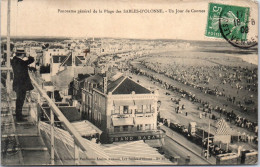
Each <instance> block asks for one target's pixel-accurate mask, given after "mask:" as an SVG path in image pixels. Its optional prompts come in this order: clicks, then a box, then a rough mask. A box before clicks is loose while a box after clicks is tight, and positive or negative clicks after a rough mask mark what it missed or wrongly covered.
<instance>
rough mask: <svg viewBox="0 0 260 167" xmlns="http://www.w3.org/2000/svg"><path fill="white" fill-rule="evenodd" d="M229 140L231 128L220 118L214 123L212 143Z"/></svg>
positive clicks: (227, 141)
mask: <svg viewBox="0 0 260 167" xmlns="http://www.w3.org/2000/svg"><path fill="white" fill-rule="evenodd" d="M230 141H231V130H230V127H229V126H228V124H227V122H226V121H225V120H224V119H223V118H221V119H220V120H219V121H218V122H217V124H216V132H215V135H214V143H215V142H220V143H226V144H228V143H230Z"/></svg>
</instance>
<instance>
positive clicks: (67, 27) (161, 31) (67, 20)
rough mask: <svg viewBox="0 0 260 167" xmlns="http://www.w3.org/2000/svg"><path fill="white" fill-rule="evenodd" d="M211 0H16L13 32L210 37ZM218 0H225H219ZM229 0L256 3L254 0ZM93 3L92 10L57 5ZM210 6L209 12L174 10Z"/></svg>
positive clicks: (3, 26) (3, 21)
mask: <svg viewBox="0 0 260 167" xmlns="http://www.w3.org/2000/svg"><path fill="white" fill-rule="evenodd" d="M209 2H210V0H193V1H191V0H183V1H179V0H146V1H144V0H131V1H130V0H110V1H108V0H23V1H22V2H17V0H11V36H62V37H117V38H146V39H156V38H160V39H185V40H209V39H208V38H207V37H205V35H204V34H205V30H206V24H207V15H208V10H207V9H208V3H209ZM219 2H223V1H222V0H219ZM225 3H231V4H234V5H243V6H251V7H253V6H254V8H255V6H256V4H254V3H252V2H250V1H249V0H225ZM59 9H60V10H76V11H77V10H80V9H83V10H85V9H87V10H89V9H91V10H92V13H91V14H86V13H84V14H77V13H75V14H72V13H70V14H69V13H59V12H58V10H59ZM94 9H95V10H102V11H103V10H105V9H107V10H121V11H122V10H124V9H163V10H164V11H168V12H167V13H159V14H158V13H155V14H151V13H150V14H147V13H143V14H127V13H121V14H118V13H117V14H116V13H114V14H108V13H93V10H94ZM169 9H172V10H173V11H174V12H175V11H176V9H180V10H184V11H185V10H186V9H188V10H191V9H195V10H205V12H204V13H191V12H190V13H185V12H184V13H182V14H176V13H169ZM6 13H7V0H2V1H1V36H5V35H6V27H7V24H6V23H7V20H6V19H7V17H6Z"/></svg>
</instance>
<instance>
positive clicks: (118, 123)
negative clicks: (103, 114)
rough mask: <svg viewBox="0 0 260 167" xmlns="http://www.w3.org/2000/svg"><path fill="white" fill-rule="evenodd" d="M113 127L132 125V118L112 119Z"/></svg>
mask: <svg viewBox="0 0 260 167" xmlns="http://www.w3.org/2000/svg"><path fill="white" fill-rule="evenodd" d="M112 121H113V126H124V125H134V118H133V117H129V118H112Z"/></svg>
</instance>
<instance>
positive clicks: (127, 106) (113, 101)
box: [81, 75, 163, 143]
mask: <svg viewBox="0 0 260 167" xmlns="http://www.w3.org/2000/svg"><path fill="white" fill-rule="evenodd" d="M157 101H158V93H157V92H155V93H152V92H151V91H150V90H148V89H146V88H145V87H143V86H141V85H140V84H138V83H136V82H135V81H133V80H131V79H130V78H128V77H124V76H117V77H116V78H115V77H110V79H108V77H107V76H104V77H102V76H100V75H94V76H91V77H89V78H87V79H86V80H85V83H84V89H83V90H82V111H81V112H82V115H83V119H88V120H90V121H91V122H93V123H94V124H95V125H96V126H98V127H99V128H100V129H101V130H102V131H103V138H104V139H105V141H107V142H109V143H112V142H118V141H134V140H153V139H154V140H155V139H160V140H162V139H163V133H162V132H161V131H160V130H158V129H157Z"/></svg>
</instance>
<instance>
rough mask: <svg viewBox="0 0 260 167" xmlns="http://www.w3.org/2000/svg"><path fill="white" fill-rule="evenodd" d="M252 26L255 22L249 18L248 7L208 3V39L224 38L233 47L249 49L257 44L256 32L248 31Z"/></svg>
mask: <svg viewBox="0 0 260 167" xmlns="http://www.w3.org/2000/svg"><path fill="white" fill-rule="evenodd" d="M249 24H250V25H249ZM254 25H256V20H254V19H253V18H250V8H249V7H241V6H232V5H225V4H216V3H209V11H208V19H207V27H206V34H205V35H206V36H208V37H214V38H224V39H226V40H227V41H228V42H229V43H230V44H232V45H233V46H236V47H240V48H249V47H252V46H255V45H256V44H257V38H258V36H257V35H258V34H257V31H250V28H252V29H253V26H254ZM255 27H256V26H255ZM249 33H251V34H250V35H249ZM252 33H253V35H252ZM248 37H250V38H248Z"/></svg>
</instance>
